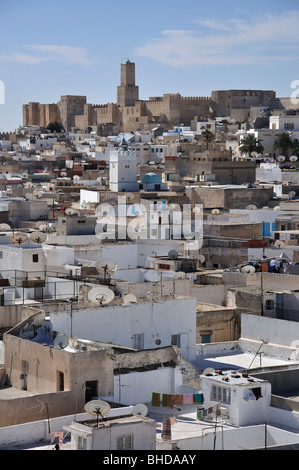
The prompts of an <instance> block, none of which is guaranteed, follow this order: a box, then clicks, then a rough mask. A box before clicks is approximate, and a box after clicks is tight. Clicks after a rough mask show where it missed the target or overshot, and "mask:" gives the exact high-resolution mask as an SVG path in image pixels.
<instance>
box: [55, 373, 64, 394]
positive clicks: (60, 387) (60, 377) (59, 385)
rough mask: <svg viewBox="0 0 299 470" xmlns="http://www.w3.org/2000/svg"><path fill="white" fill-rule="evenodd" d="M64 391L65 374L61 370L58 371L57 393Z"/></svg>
mask: <svg viewBox="0 0 299 470" xmlns="http://www.w3.org/2000/svg"><path fill="white" fill-rule="evenodd" d="M63 390H64V373H63V372H61V371H60V370H58V371H57V392H63Z"/></svg>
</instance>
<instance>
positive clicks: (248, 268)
mask: <svg viewBox="0 0 299 470" xmlns="http://www.w3.org/2000/svg"><path fill="white" fill-rule="evenodd" d="M240 271H241V273H243V274H253V273H255V267H254V266H251V265H250V264H249V265H248V266H242V268H241V269H240Z"/></svg>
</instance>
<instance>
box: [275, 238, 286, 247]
mask: <svg viewBox="0 0 299 470" xmlns="http://www.w3.org/2000/svg"><path fill="white" fill-rule="evenodd" d="M284 245H285V243H284V242H283V241H282V240H276V242H275V243H274V246H275V247H276V248H282V247H284Z"/></svg>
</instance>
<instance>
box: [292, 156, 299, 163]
mask: <svg viewBox="0 0 299 470" xmlns="http://www.w3.org/2000/svg"><path fill="white" fill-rule="evenodd" d="M297 160H298V157H297V155H291V156H290V161H291V162H296V161H297Z"/></svg>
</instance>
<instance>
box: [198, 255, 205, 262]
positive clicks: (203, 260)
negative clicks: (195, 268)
mask: <svg viewBox="0 0 299 470" xmlns="http://www.w3.org/2000/svg"><path fill="white" fill-rule="evenodd" d="M205 260H206V258H205V257H204V255H199V256H198V261H199V262H200V263H204V262H205Z"/></svg>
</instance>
